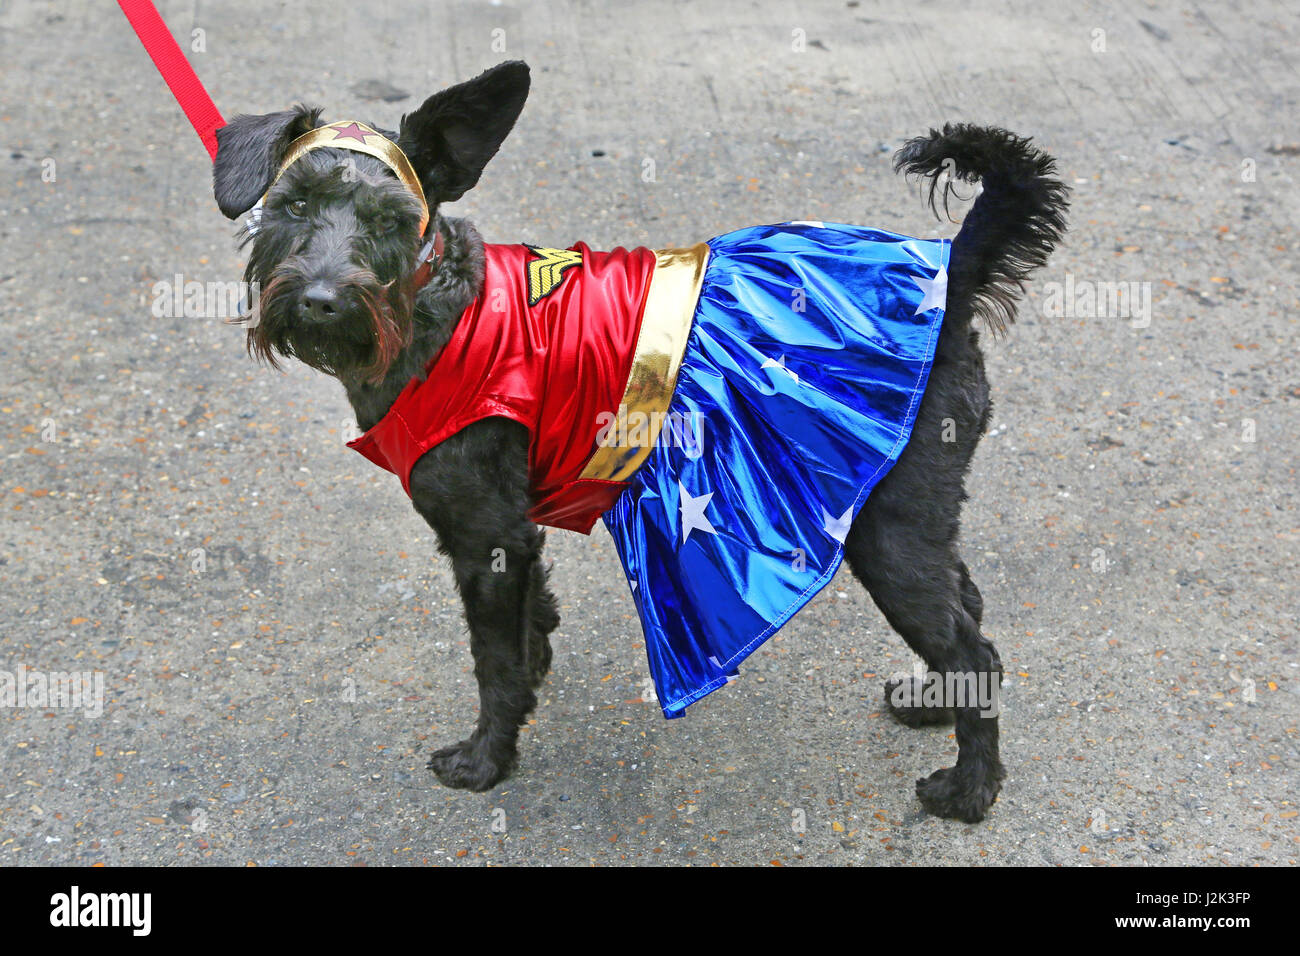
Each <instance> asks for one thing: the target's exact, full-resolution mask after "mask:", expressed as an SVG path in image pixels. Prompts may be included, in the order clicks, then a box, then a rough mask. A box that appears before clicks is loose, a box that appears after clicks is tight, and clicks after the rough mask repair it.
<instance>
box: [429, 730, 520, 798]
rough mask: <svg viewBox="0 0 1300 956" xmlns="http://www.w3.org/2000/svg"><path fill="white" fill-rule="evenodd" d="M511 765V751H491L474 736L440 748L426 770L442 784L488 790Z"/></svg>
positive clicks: (502, 778) (499, 780) (504, 775)
mask: <svg viewBox="0 0 1300 956" xmlns="http://www.w3.org/2000/svg"><path fill="white" fill-rule="evenodd" d="M514 766H515V755H514V754H513V753H509V754H505V755H501V754H499V753H498V754H493V753H492V750H491V748H489V747H488V746H487V745H485V744H483V743H482V742H481V741H480V740H477V739H475V738H473V737H471V738H470V739H469V740H462V741H461V742H460V743H458V744H453V745H452V746H450V747H443V748H442V749H441V750H439V751H436V752H435V753H434V754H433V756H431V757H430V758H429V769H430V770H432V771H433V772H434V773H435V774H437V776H438V779H439V780H441V781H442V782H443V785H444V786H448V787H455V788H456V789H457V790H476V791H477V790H488V789H490V788H491V787H493V786H495V785H496V784H498V783H500V782H501V781H502V780H504V779H505V778H506V777H508V776H509V775H510V771H511V770H513V769H514Z"/></svg>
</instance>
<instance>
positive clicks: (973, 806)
mask: <svg viewBox="0 0 1300 956" xmlns="http://www.w3.org/2000/svg"><path fill="white" fill-rule="evenodd" d="M1001 789H1002V767H1001V766H1000V765H999V766H997V767H994V768H991V769H988V770H986V771H985V772H982V773H970V772H968V771H963V770H962V769H960V768H958V767H945V768H944V769H942V770H936V771H935V772H934V773H932V774H930V776H928V777H925V778H923V779H921V780H918V781H916V795H917V796H918V797H920V799H921V806H923V807H925V811H926V812H927V813H931V814H933V815H934V816H936V817H950V818H952V819H954V820H961V821H963V822H965V823H979V822H980V821H981V820H983V819H984V814H985V813H987V812H988V809H989V807H990V806H992V805H993V801H994V800H996V799H997V798H998V791H999V790H1001Z"/></svg>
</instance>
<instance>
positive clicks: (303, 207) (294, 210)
mask: <svg viewBox="0 0 1300 956" xmlns="http://www.w3.org/2000/svg"><path fill="white" fill-rule="evenodd" d="M287 208H288V210H289V215H291V216H293V217H294V218H295V219H301V218H302V217H303V216H305V215H307V200H305V199H295V200H294V201H293V202H291V203H289V205H288V207H287Z"/></svg>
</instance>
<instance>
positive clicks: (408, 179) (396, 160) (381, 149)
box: [263, 120, 429, 236]
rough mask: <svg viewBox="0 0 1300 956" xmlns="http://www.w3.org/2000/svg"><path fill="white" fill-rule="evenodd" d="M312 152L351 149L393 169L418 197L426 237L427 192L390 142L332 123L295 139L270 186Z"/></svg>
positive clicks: (358, 127) (349, 123) (347, 123)
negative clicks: (425, 194) (316, 150)
mask: <svg viewBox="0 0 1300 956" xmlns="http://www.w3.org/2000/svg"><path fill="white" fill-rule="evenodd" d="M313 149H350V150H352V151H353V152H354V153H365V154H366V155H367V156H373V157H375V159H377V160H379V161H380V162H381V163H383V164H384V165H385V166H387V167H388V168H389V169H391V170H392V171H393V172H394V173H396V174H397V178H398V179H400V180H401V181H402V182H403V183H405V184H406V186H407V188H409V189H410V190H411V192H413V193H415V198H416V199H418V200H420V235H421V236H423V235H424V230H425V229H426V228H428V225H429V204H428V203H427V202H426V201H425V199H424V189H422V188H421V186H420V179H419V177H418V176H416V175H415V170H414V169H412V168H411V161H410V160H409V159H407V158H406V154H405V153H404V152H402V150H401V148H400V147H399V146H398V145H397V144H396V143H394V142H393V141H392V140H391V139H388V138H387V137H386V136H384V135H383V134H382V133H376V132H375V131H374V130H373V129H371V128H370V127H369V126H367V125H366V124H365V123H358V122H357V121H356V120H341V121H339V122H337V123H330V124H329V125H328V126H322V127H320V129H314V130H312V131H311V132H310V133H303V134H302V135H301V136H299V137H298V138H297V139H295V140H294V141H293V142H292V143H290V144H289V152H288V153H286V154H285V157H284V162H282V163H281V164H280V171H279V172H277V173H276V174H275V179H273V180H271V186H274V185H275V184H276V183H277V182H279V181H280V177H281V176H283V175H284V171H285V170H286V169H288V168H289V167H290V166H292V165H293V164H294V163H295V162H297V161H298V160H299V159H301V158H302V157H303V156H304V155H306V154H307V153H310V152H311V151H312V150H313ZM266 191H267V192H268V193H269V192H270V191H271V187H270V186H268V187H267V190H266ZM263 198H264V199H265V198H266V197H265V196H263Z"/></svg>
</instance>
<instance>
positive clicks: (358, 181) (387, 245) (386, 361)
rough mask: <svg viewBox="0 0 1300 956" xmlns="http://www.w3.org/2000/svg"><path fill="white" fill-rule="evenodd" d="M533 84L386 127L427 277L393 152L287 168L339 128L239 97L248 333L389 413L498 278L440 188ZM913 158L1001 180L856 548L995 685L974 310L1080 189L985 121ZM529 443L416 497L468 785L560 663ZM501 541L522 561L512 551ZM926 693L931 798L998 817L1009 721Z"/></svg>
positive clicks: (515, 79) (924, 796)
mask: <svg viewBox="0 0 1300 956" xmlns="http://www.w3.org/2000/svg"><path fill="white" fill-rule="evenodd" d="M528 85H529V77H528V69H527V67H526V66H525V65H524V64H522V63H517V62H515V63H505V64H502V65H500V66H498V67H496V68H494V69H491V70H488V71H487V72H486V73H484V74H482V75H481V76H479V77H477V78H476V79H474V80H471V81H469V82H466V83H462V84H460V85H458V86H454V87H451V88H449V89H447V90H444V91H442V92H440V93H437V94H435V95H434V96H432V97H430V98H429V99H428V100H427V101H425V103H424V104H423V105H422V106H421V107H420V108H419V109H418V110H416V111H415V112H414V113H412V114H410V115H408V116H405V117H403V118H402V121H401V124H400V130H399V131H398V132H396V133H393V132H386V131H384V130H379V132H381V133H383V135H384V136H386V137H388V138H389V139H390V140H393V141H395V142H396V143H397V144H398V145H399V146H400V147H401V150H402V152H404V153H405V155H406V157H408V158H409V160H410V166H411V167H413V169H414V172H415V174H416V175H417V176H418V179H419V183H420V186H421V187H422V189H423V192H424V194H425V196H426V197H427V203H428V214H429V215H430V216H431V221H432V225H431V226H430V230H429V233H428V237H432V236H434V234H435V232H438V233H440V234H441V238H442V244H443V252H442V255H441V261H440V262H439V263H438V264H437V268H436V271H434V273H433V275H432V277H431V279H429V281H428V282H427V284H425V285H423V287H421V281H422V278H423V277H422V276H420V275H418V274H417V269H418V268H419V262H418V261H417V260H421V258H422V257H421V255H420V253H421V249H422V246H424V247H425V252H426V255H425V256H424V257H423V258H428V257H429V256H428V247H427V246H425V240H426V238H427V237H424V236H421V234H420V221H421V215H422V210H421V203H420V202H419V200H418V198H417V197H416V196H415V195H414V193H413V191H412V190H411V189H410V188H408V186H407V185H404V184H403V183H402V182H401V181H399V179H398V178H397V177H396V176H394V173H393V168H392V164H390V163H386V162H383V161H380V160H379V159H375V158H372V157H370V156H367V155H358V154H357V153H356V152H343V151H340V150H336V149H331V148H321V149H316V150H314V151H312V152H309V153H307V154H305V155H303V156H302V157H301V158H299V159H298V160H297V161H295V162H293V163H292V165H289V166H288V167H287V168H285V169H284V170H283V172H282V174H280V175H279V178H278V179H277V178H276V177H277V174H278V173H280V170H281V164H282V162H283V160H284V158H285V154H286V151H287V150H288V148H289V146H290V143H292V142H293V141H294V140H295V139H296V138H297V137H299V136H301V135H303V134H305V133H307V132H309V131H311V130H313V129H315V128H317V127H319V126H320V125H321V124H320V121H319V114H320V111H319V110H316V109H308V108H306V107H297V108H295V109H292V110H287V111H284V112H280V113H271V114H267V115H262V116H239V117H236V118H235V119H234V120H233V121H232V122H231V123H230V125H228V126H226V127H225V128H224V129H222V130H220V131H219V133H218V138H219V141H220V150H219V153H218V155H217V159H216V164H215V167H214V183H215V195H216V199H217V203H218V205H219V206H220V208H221V210H222V212H224V213H225V214H226V215H227V216H229V217H230V218H235V217H236V216H238V215H240V214H242V213H244V212H246V211H247V210H249V209H250V208H251V207H253V206H254V203H255V202H256V201H257V200H258V199H259V197H262V196H263V195H264V194H265V201H264V204H263V207H262V208H261V215H260V222H259V224H258V226H257V231H256V234H255V235H252V234H251V233H249V232H247V231H245V233H244V241H246V242H247V241H250V240H251V242H252V247H251V255H250V257H249V261H248V267H247V273H246V279H247V280H248V281H249V282H250V283H256V284H257V286H258V287H260V290H261V291H260V299H259V301H258V313H259V314H258V316H257V320H256V324H254V325H253V326H252V327H251V328H250V329H249V332H248V345H249V350H250V352H252V353H254V354H255V355H257V356H260V357H261V358H263V359H265V360H267V361H269V362H270V363H271V364H272V365H275V363H276V359H277V357H278V356H286V357H295V358H298V359H300V360H301V361H303V362H305V363H306V364H308V365H310V366H312V367H313V368H316V369H319V370H321V371H323V372H326V373H328V374H330V375H333V376H335V377H337V378H338V379H339V381H341V382H342V383H343V386H344V388H345V389H346V391H347V397H348V400H349V402H350V403H351V404H352V407H353V409H354V410H355V412H356V416H357V422H358V424H359V425H360V427H361V428H362V429H363V430H364V429H369V428H371V426H373V425H374V424H375V423H376V422H378V421H379V420H380V419H381V418H382V417H383V416H384V415H385V412H386V411H387V410H388V409H389V407H390V406H391V405H392V403H393V402H394V400H395V399H396V397H397V396H398V394H399V393H400V392H402V390H403V389H404V388H405V387H406V386H407V384H408V383H409V382H411V381H412V379H413V378H417V377H420V376H423V375H424V372H425V369H426V367H427V366H428V365H429V362H430V360H431V358H433V357H434V356H436V355H438V354H439V352H440V351H441V350H442V349H443V348H444V346H445V345H447V343H448V341H449V340H450V339H451V337H452V335H453V331H454V329H455V327H456V324H457V321H458V319H460V317H461V316H462V314H463V313H464V312H465V310H466V308H467V306H469V305H470V303H471V302H472V301H473V300H474V299H475V297H476V296H479V295H480V294H481V293H482V291H483V288H482V287H483V282H484V278H483V276H484V249H483V243H482V240H481V238H480V237H479V234H478V233H477V232H476V231H475V229H474V227H473V226H472V225H470V223H469V222H467V221H465V220H463V219H445V218H441V217H439V216H438V215H437V206H438V204H440V203H443V202H450V201H453V200H456V199H459V198H460V197H461V195H462V194H463V193H464V192H465V191H466V190H468V189H470V188H471V187H473V186H474V185H475V184H476V183H477V182H478V179H479V176H480V174H481V172H482V170H483V167H484V166H485V165H486V164H487V162H488V160H489V159H491V157H492V156H493V155H494V154H495V153H496V151H497V149H498V148H499V147H500V145H501V142H502V141H503V140H504V139H505V137H506V135H507V134H508V133H509V132H510V130H511V128H512V127H513V126H514V123H515V120H516V119H517V117H518V116H519V113H520V111H521V110H522V108H523V104H524V100H525V98H526V96H527V93H528ZM376 129H378V128H376ZM896 168H897V169H900V170H902V171H905V172H907V173H915V174H918V175H920V176H922V177H927V178H928V181H929V184H930V188H929V200H930V204H931V206H932V207H936V211H937V205H936V204H937V202H938V201H939V200H940V199H943V200H945V201H946V199H947V196H948V189H949V188H950V186H951V185H952V182H951V180H952V179H958V180H962V181H966V182H974V181H976V180H979V181H982V186H983V191H982V193H981V195H980V196H979V198H978V200H977V201H976V202H975V204H974V207H973V208H972V209H971V210H970V212H969V214H968V215H967V217H966V219H965V222H964V224H963V226H962V229H961V232H960V234H959V235H958V237H957V238H956V239H955V241H954V243H953V246H952V252H951V262H950V266H949V273H948V274H949V280H948V281H949V285H948V298H947V311H946V315H945V317H944V319H943V323H942V330H941V333H940V337H939V341H938V346H937V353H936V355H935V359H934V364H933V368H932V370H931V373H930V378H929V385H928V388H927V390H926V392H925V395H924V399H923V401H922V403H921V407H920V411H919V417H918V418H917V420H916V423H915V427H914V430H913V433H912V438H911V440H910V443H909V444H907V446H906V449H905V450H904V451H903V453H902V456H901V458H900V459H899V460H898V462H897V463H896V464H895V466H894V467H893V469H892V470H890V471H889V473H888V474H887V475H886V476H885V477H884V479H883V480H882V481H881V482H880V483H879V485H878V486H877V487H876V488H875V490H874V491H873V492H872V493H871V496H870V498H869V499H868V500H867V502H866V504H865V506H864V507H863V509H862V511H861V513H860V514H859V515H858V517H857V519H856V520H855V521H854V523H853V525H852V529H851V531H850V532H849V533H848V536H847V540H846V541H845V552H846V555H847V557H848V560H849V562H850V566H851V568H852V570H853V573H854V574H855V575H856V576H857V577H858V579H859V580H860V581H861V582H862V583H863V584H864V585H865V586H866V588H867V589H868V591H869V592H870V593H871V596H872V598H873V599H874V600H875V602H876V604H877V605H878V606H879V607H880V609H881V611H883V613H884V614H885V616H886V618H887V619H888V620H889V622H890V624H891V625H892V626H893V627H894V629H895V630H897V631H898V632H899V634H901V635H902V636H903V638H904V639H905V640H906V641H907V643H908V644H909V645H910V646H911V648H912V649H913V650H914V651H915V652H916V653H917V654H919V655H920V656H921V657H922V658H923V659H924V660H925V662H926V664H927V665H928V667H929V669H930V671H931V672H932V673H937V674H939V675H948V674H957V673H960V674H975V675H983V677H984V678H985V679H988V680H990V681H991V682H992V683H993V684H994V685H995V686H996V685H999V684H1000V682H1001V674H1002V668H1001V663H1000V661H999V659H998V655H997V652H996V651H995V650H994V647H993V645H992V644H991V643H990V642H989V641H988V640H986V639H985V638H984V637H983V636H982V634H981V633H980V617H981V614H982V611H983V603H982V600H981V598H980V593H979V590H978V588H976V586H975V584H974V582H972V581H971V578H970V574H969V573H968V571H967V568H966V565H965V564H964V563H963V562H962V560H961V558H960V557H959V556H958V552H957V546H956V541H957V534H958V519H959V512H960V508H961V503H962V501H963V500H964V499H965V497H966V494H965V490H964V487H963V481H964V477H965V475H966V472H967V469H968V466H969V463H970V460H971V456H972V454H973V453H974V451H975V446H976V444H977V443H978V441H979V439H980V437H981V435H982V434H983V432H984V430H985V428H986V425H987V422H988V418H989V410H990V401H989V394H988V386H987V384H986V381H985V376H984V362H983V357H982V355H981V353H980V350H979V348H978V346H977V342H978V332H977V330H976V327H975V325H976V319H977V318H980V319H982V320H984V321H985V322H986V323H987V324H989V325H990V326H991V327H992V328H993V329H994V330H996V331H1001V330H1004V329H1005V326H1006V324H1007V323H1009V322H1011V321H1012V320H1013V319H1014V315H1015V303H1016V300H1017V297H1018V294H1019V293H1020V292H1021V291H1022V282H1023V280H1024V279H1025V278H1026V276H1028V274H1029V273H1030V272H1031V271H1032V270H1033V269H1035V268H1037V267H1039V266H1042V265H1043V264H1044V263H1045V262H1046V260H1047V258H1048V256H1049V255H1050V253H1051V251H1052V248H1053V246H1054V245H1055V243H1056V242H1057V241H1058V239H1059V238H1060V236H1061V234H1062V231H1063V229H1064V212H1065V210H1066V193H1067V190H1066V187H1065V186H1064V185H1063V184H1062V183H1060V182H1059V181H1057V180H1056V179H1055V178H1053V173H1054V169H1055V163H1054V161H1053V160H1052V159H1051V158H1050V157H1048V156H1046V155H1045V154H1043V153H1041V152H1039V151H1037V150H1036V149H1034V148H1033V147H1031V145H1030V143H1029V141H1027V140H1025V139H1021V138H1018V137H1016V136H1014V135H1012V134H1010V133H1008V132H1006V131H1004V130H1000V129H990V128H980V127H974V126H969V125H949V126H946V127H945V128H944V130H943V131H942V132H935V131H931V133H930V134H929V135H928V136H926V137H921V138H918V139H915V140H912V141H911V142H909V143H908V144H907V145H906V146H905V147H904V148H903V149H902V151H901V152H900V153H899V155H898V158H897V163H896ZM945 173H947V174H948V176H947V177H945V176H943V174H945ZM940 185H942V189H940ZM268 189H269V192H268ZM529 441H530V436H529V433H528V430H527V429H526V428H525V427H523V426H521V425H519V424H518V423H516V422H513V421H509V420H507V419H504V418H485V419H482V420H480V421H477V422H475V423H473V424H471V425H469V426H467V427H465V428H464V429H463V430H461V431H459V432H457V433H456V434H455V435H454V436H453V437H451V438H450V439H448V440H446V441H444V442H442V443H441V444H439V445H437V447H435V448H434V449H432V450H431V451H429V452H428V453H427V454H424V455H423V457H421V458H420V459H419V460H418V462H417V463H416V465H415V466H414V470H413V471H412V472H411V475H410V493H411V497H412V500H413V502H414V505H415V508H416V510H417V511H418V512H419V513H420V515H421V516H422V517H423V518H424V519H425V520H426V521H427V522H428V523H429V525H430V526H431V527H432V528H433V529H434V531H435V532H436V533H437V536H438V541H439V544H440V546H441V548H442V550H443V552H444V553H446V554H448V555H449V556H450V558H451V561H452V565H453V568H454V572H455V576H456V582H457V586H458V587H459V589H460V593H461V596H462V598H463V600H464V605H465V614H466V618H467V621H468V625H469V630H470V634H471V647H472V650H473V654H474V662H475V668H474V673H475V677H476V678H477V680H478V685H479V693H480V701H481V711H480V715H479V720H478V725H477V727H476V728H475V730H474V732H473V734H472V735H471V736H470V737H469V738H468V739H467V740H464V741H462V742H460V743H458V744H455V745H454V746H451V747H447V748H444V749H442V750H439V751H438V752H436V753H435V754H434V755H433V757H432V759H431V760H430V761H429V766H430V768H431V769H432V770H433V771H434V772H435V773H436V774H437V775H438V777H439V779H440V780H442V782H443V783H445V784H446V785H448V786H452V787H463V788H467V789H471V790H484V789H487V788H489V787H491V786H493V785H494V784H496V783H497V782H499V781H500V780H502V779H503V778H504V777H505V776H506V775H508V774H509V773H510V772H511V770H512V769H513V767H514V765H515V762H516V759H517V751H516V737H517V733H518V729H519V727H520V725H521V724H522V722H523V721H524V719H525V717H526V715H527V714H528V713H529V712H530V711H531V710H532V709H533V708H534V706H535V705H536V703H537V698H536V696H535V690H536V689H537V688H538V687H539V685H540V684H541V682H542V680H543V679H544V677H545V675H546V673H547V671H548V669H549V666H550V660H551V647H550V642H549V637H548V635H549V634H550V632H551V631H552V630H553V629H554V628H555V627H556V625H557V624H558V622H559V616H558V613H557V611H556V602H555V598H554V597H553V595H552V593H551V591H550V590H549V589H548V586H547V581H546V571H545V570H544V568H543V565H542V562H541V551H542V543H543V533H542V531H541V530H540V529H539V528H538V527H537V525H535V524H534V523H533V522H532V521H530V520H529V518H528V513H529V508H530V481H529V467H528V462H529ZM500 549H503V550H504V554H505V561H504V563H503V564H500V563H498V564H497V565H496V567H493V564H494V556H495V555H500V554H501V553H502V552H501V550H500ZM900 689H901V690H904V691H906V690H911V691H913V692H914V693H913V694H912V695H910V696H909V695H908V694H901V695H900V693H899V691H900ZM921 690H922V687H920V686H915V687H911V688H908V687H906V686H902V687H900V684H899V682H891V683H890V684H887V686H886V702H887V704H888V706H889V707H890V709H891V711H892V712H893V713H894V714H895V716H897V717H898V719H900V720H901V721H902V722H903V723H905V724H907V725H909V726H922V725H928V724H937V723H943V722H951V721H953V720H954V719H955V721H956V733H957V741H958V744H959V754H958V758H957V764H956V766H955V767H952V768H948V769H943V770H939V771H938V772H936V773H934V774H933V775H931V776H930V777H929V778H926V779H923V780H920V781H918V783H917V793H918V795H919V797H920V799H921V802H922V804H923V805H924V807H925V808H926V810H928V811H929V812H931V813H934V814H937V815H941V816H949V817H956V818H958V819H961V820H966V821H971V822H973V821H977V820H980V819H981V818H982V817H983V816H984V813H985V811H986V810H987V809H988V807H989V805H990V804H992V802H993V801H994V800H995V799H996V797H997V794H998V790H999V788H1000V785H1001V780H1002V777H1003V769H1002V764H1001V762H1000V760H999V758H998V722H997V718H996V716H988V715H987V714H984V715H982V714H981V712H980V710H979V709H978V708H976V707H975V706H971V705H969V704H965V705H961V706H952V704H953V703H954V702H953V701H952V700H950V699H946V698H945V699H944V700H942V701H939V702H936V701H935V700H934V699H933V698H923V697H922V696H921V694H920V691H921Z"/></svg>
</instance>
